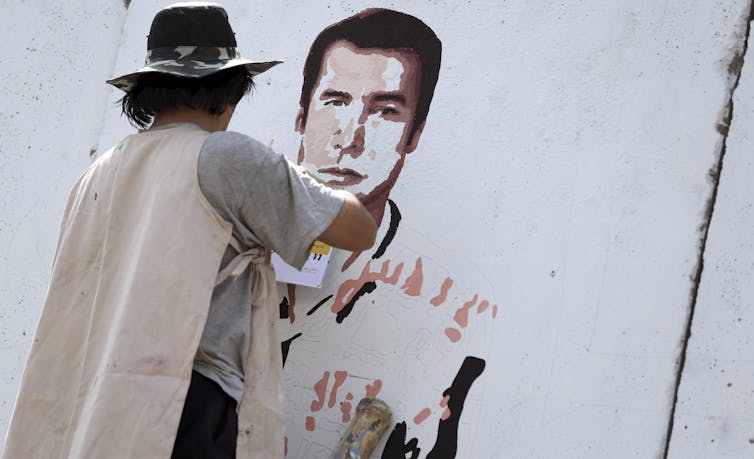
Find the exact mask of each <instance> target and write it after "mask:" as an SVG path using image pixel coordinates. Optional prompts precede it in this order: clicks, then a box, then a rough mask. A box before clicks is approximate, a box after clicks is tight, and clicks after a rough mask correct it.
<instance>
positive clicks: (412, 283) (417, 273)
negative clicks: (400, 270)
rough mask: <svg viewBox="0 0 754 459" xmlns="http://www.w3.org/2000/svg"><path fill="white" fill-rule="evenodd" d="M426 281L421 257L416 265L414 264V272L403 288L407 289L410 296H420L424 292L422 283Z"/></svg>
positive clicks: (406, 291)
mask: <svg viewBox="0 0 754 459" xmlns="http://www.w3.org/2000/svg"><path fill="white" fill-rule="evenodd" d="M423 283H424V274H423V273H422V259H421V257H419V258H417V259H416V265H415V266H414V272H412V273H411V275H410V276H408V277H407V278H406V281H405V282H404V283H403V286H402V287H401V290H405V292H404V293H405V294H406V295H408V296H419V295H421V292H422V284H423Z"/></svg>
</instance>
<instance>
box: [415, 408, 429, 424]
mask: <svg viewBox="0 0 754 459" xmlns="http://www.w3.org/2000/svg"><path fill="white" fill-rule="evenodd" d="M430 414H432V410H430V409H429V408H424V409H423V410H421V411H419V413H417V415H416V416H414V424H416V425H419V424H421V423H422V422H424V421H426V420H427V418H428V417H429V415H430Z"/></svg>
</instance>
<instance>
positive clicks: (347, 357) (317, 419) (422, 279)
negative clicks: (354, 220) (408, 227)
mask: <svg viewBox="0 0 754 459" xmlns="http://www.w3.org/2000/svg"><path fill="white" fill-rule="evenodd" d="M386 31H387V33H386ZM441 53H442V45H441V42H440V39H439V38H438V37H437V36H436V35H435V33H434V32H433V31H432V29H431V28H430V27H429V26H428V25H426V24H425V23H424V22H422V21H421V20H420V19H418V18H416V17H413V16H410V15H407V14H404V13H400V12H397V11H392V10H386V9H376V8H373V9H367V10H364V11H362V12H360V13H358V14H356V15H354V16H351V17H349V18H346V19H344V20H342V21H340V22H337V23H335V24H333V25H331V26H329V27H327V28H326V29H324V30H323V31H322V32H321V33H320V34H319V35H318V36H317V37H316V39H315V40H314V42H313V44H312V46H311V49H310V53H309V55H308V57H307V59H306V63H305V66H304V70H303V85H302V90H301V98H300V107H299V110H298V114H297V115H296V122H295V126H296V131H297V132H298V133H299V134H300V136H301V143H300V148H299V153H298V163H299V164H301V165H302V166H304V167H305V168H306V169H307V170H308V171H309V173H310V174H311V175H313V176H314V177H316V178H317V179H319V180H321V181H322V182H324V183H327V184H328V185H330V186H332V187H335V188H342V189H346V190H348V191H350V192H352V193H354V194H356V195H357V196H358V197H359V198H360V199H361V200H362V202H363V203H364V204H365V206H366V207H367V208H368V209H369V211H370V212H371V213H372V215H373V216H374V218H375V220H376V221H377V222H378V225H379V227H380V232H379V233H378V234H379V235H378V243H377V244H376V245H375V249H374V250H373V251H372V252H370V253H360V252H358V253H357V252H355V253H340V254H339V256H334V258H333V259H332V260H331V264H330V266H329V268H328V269H329V272H328V274H327V278H326V279H325V283H324V284H323V287H322V288H321V289H310V288H306V287H300V286H294V285H286V286H285V287H284V288H283V289H282V291H281V292H280V294H281V299H282V302H281V305H280V313H281V319H283V320H284V321H285V322H286V324H287V329H288V336H287V337H284V338H286V339H285V341H284V342H283V352H284V357H285V362H286V365H285V373H286V383H287V387H286V396H287V397H288V400H289V405H290V408H289V411H288V420H287V423H288V432H289V436H288V446H289V450H291V451H293V452H294V453H295V454H293V457H308V455H310V454H311V455H313V456H317V455H318V454H319V453H317V452H315V450H314V449H312V448H316V447H317V446H316V445H317V443H318V442H323V441H324V442H325V443H324V444H320V445H321V446H325V447H326V446H328V445H329V446H330V447H332V446H333V445H335V444H336V442H337V435H338V432H339V431H342V430H343V429H344V428H345V425H346V424H347V422H348V421H349V420H350V417H351V412H352V409H353V406H354V404H355V403H354V401H356V402H358V400H359V399H360V398H361V397H364V396H369V397H380V398H382V399H383V400H385V401H386V402H387V403H388V404H389V405H391V407H392V409H393V411H394V417H395V420H396V421H397V423H396V426H395V429H394V430H393V432H392V433H391V434H390V435H389V438H388V439H387V440H386V446H385V448H384V453H383V455H382V457H383V458H394V457H401V458H402V457H407V456H406V454H408V453H410V454H411V456H410V457H413V458H418V457H419V454H420V453H422V452H423V453H424V455H426V457H428V458H429V457H432V458H452V457H455V455H456V451H457V450H458V448H459V446H458V427H459V422H460V421H461V413H462V411H463V408H464V401H465V399H466V397H467V395H468V393H469V391H470V390H471V388H472V384H473V383H474V381H475V380H477V378H479V377H480V376H481V375H482V373H483V371H484V367H485V360H484V356H483V353H484V351H482V350H479V352H481V354H480V355H475V356H466V355H465V354H464V352H465V351H464V349H462V348H456V349H454V348H453V346H454V345H456V344H457V343H459V341H461V340H462V339H463V336H464V334H466V333H474V332H475V331H474V326H473V324H471V322H473V321H474V320H475V319H474V318H472V316H481V317H484V318H486V319H488V320H492V319H494V318H496V317H497V315H498V309H499V308H498V305H497V304H494V299H487V298H483V297H481V296H480V295H479V294H476V293H475V294H474V295H473V296H472V297H471V298H465V299H464V301H461V302H460V303H457V302H458V298H459V297H458V296H457V295H455V294H454V289H457V288H458V287H457V282H458V281H457V280H456V278H455V277H453V275H452V274H450V273H449V272H448V271H447V270H446V269H445V268H444V267H442V265H441V263H437V261H434V260H431V259H428V258H427V257H426V256H423V254H422V248H421V247H417V246H416V245H414V244H411V245H407V244H405V243H402V239H403V238H402V231H401V229H402V228H401V225H400V223H401V219H402V215H401V211H400V208H399V205H398V204H397V203H396V202H395V201H393V200H392V199H390V192H391V190H392V189H393V187H394V185H395V184H396V182H397V181H398V180H399V177H400V173H401V170H402V169H403V167H404V163H405V159H406V156H407V155H409V154H411V153H412V152H414V151H415V150H416V148H417V146H418V144H419V142H420V139H421V136H422V132H423V129H424V126H425V123H426V121H427V118H428V114H429V111H430V104H431V101H432V96H433V93H434V89H435V85H436V83H437V80H438V75H439V71H440V61H441ZM420 243H421V241H420ZM440 262H441V260H440ZM438 341H442V342H443V343H444V344H446V345H447V346H440V347H439V348H438V347H437V345H436V343H437V342H438ZM438 358H439V359H440V360H442V361H443V362H447V363H445V365H448V366H449V368H448V369H447V370H450V368H452V367H455V368H456V374H455V376H454V377H452V380H451V377H450V375H449V372H448V371H438V370H437V368H436V367H434V366H431V365H426V364H429V363H430V362H432V361H433V360H436V359H438ZM423 364H424V365H423ZM425 365H426V366H425ZM443 385H444V386H445V387H447V389H444V388H440V389H439V390H437V388H438V387H440V386H443ZM448 385H449V386H448ZM443 389H444V390H443ZM433 392H434V393H435V395H432V394H433ZM417 393H422V394H425V395H426V396H427V398H426V400H421V401H418V400H417V402H420V404H422V406H421V407H420V406H419V405H414V404H412V403H409V400H408V398H411V397H413V394H417ZM311 394H314V396H313V397H312V396H311ZM435 399H437V400H435ZM336 405H338V406H337V407H336ZM412 407H414V408H416V409H415V411H411V408H412ZM430 407H432V408H430ZM291 410H292V411H291ZM333 412H334V413H335V416H333V415H332V414H331V413H333ZM339 423H340V424H341V425H339ZM433 424H434V425H437V428H436V434H434V436H435V439H432V438H431V437H432V436H433V435H432V434H431V432H430V431H431V430H432V429H431V426H432V425H433ZM302 425H303V427H304V429H303V430H302V429H301V427H300V426H302ZM328 431H329V434H328V433H327V432H328ZM407 437H408V438H409V439H408V441H407ZM433 444H434V446H432V445H433ZM460 447H461V448H462V447H463V446H460ZM422 457H424V456H422Z"/></svg>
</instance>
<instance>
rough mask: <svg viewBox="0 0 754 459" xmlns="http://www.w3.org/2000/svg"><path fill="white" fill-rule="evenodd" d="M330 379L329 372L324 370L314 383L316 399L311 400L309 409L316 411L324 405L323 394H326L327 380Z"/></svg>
mask: <svg viewBox="0 0 754 459" xmlns="http://www.w3.org/2000/svg"><path fill="white" fill-rule="evenodd" d="M329 380H330V372H329V371H325V373H324V374H323V375H322V379H320V380H319V381H317V382H316V383H314V393H315V394H317V400H312V406H311V410H312V413H316V412H317V411H319V410H321V409H322V407H323V406H325V395H326V394H327V382H328V381H329Z"/></svg>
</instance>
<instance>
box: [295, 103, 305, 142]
mask: <svg viewBox="0 0 754 459" xmlns="http://www.w3.org/2000/svg"><path fill="white" fill-rule="evenodd" d="M296 132H298V133H299V134H301V135H303V134H304V109H303V108H300V107H299V109H298V113H296Z"/></svg>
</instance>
